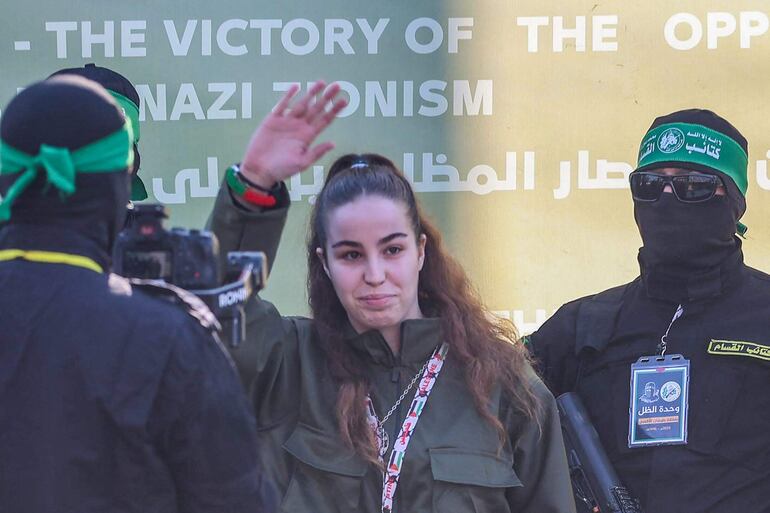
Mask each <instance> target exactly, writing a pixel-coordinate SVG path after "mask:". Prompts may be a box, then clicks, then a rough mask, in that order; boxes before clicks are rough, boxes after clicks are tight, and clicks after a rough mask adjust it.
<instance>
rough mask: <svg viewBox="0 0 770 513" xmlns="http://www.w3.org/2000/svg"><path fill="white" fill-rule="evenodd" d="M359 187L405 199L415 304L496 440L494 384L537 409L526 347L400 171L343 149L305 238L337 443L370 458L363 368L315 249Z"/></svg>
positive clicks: (533, 412) (521, 406) (373, 455)
mask: <svg viewBox="0 0 770 513" xmlns="http://www.w3.org/2000/svg"><path fill="white" fill-rule="evenodd" d="M365 194H366V195H374V196H380V197H384V198H388V199H391V200H393V201H399V202H402V203H403V204H404V205H406V206H407V211H408V214H407V215H408V216H409V217H410V222H411V225H412V228H413V229H414V233H415V236H416V237H418V238H419V236H420V235H421V234H424V235H425V236H426V238H427V243H426V249H425V261H424V265H423V268H422V271H420V276H419V283H418V292H417V293H418V301H419V304H420V309H421V310H422V312H423V314H424V315H426V316H428V317H438V318H440V319H441V324H442V329H443V332H444V337H445V340H446V342H447V344H448V345H449V346H450V348H451V350H450V354H451V355H452V356H451V357H452V358H453V359H455V360H456V361H457V362H458V363H459V365H460V366H461V367H462V368H463V369H464V370H465V381H466V383H467V386H468V389H469V390H470V392H471V395H472V396H473V400H474V404H475V407H476V410H477V411H478V413H479V414H480V415H481V417H482V418H483V419H485V420H486V421H487V422H489V423H490V424H491V425H492V426H494V427H495V428H496V430H497V432H498V434H499V436H500V441H501V444H503V443H504V442H505V438H506V432H505V429H504V427H503V425H502V423H501V422H500V420H499V419H498V418H497V417H496V416H494V415H492V413H491V412H490V409H489V406H488V401H489V397H490V396H491V394H492V392H493V389H494V388H495V387H496V386H501V387H502V389H503V390H504V391H505V392H507V394H508V395H509V397H510V398H511V401H512V404H513V406H514V408H515V409H517V410H518V411H519V412H521V413H522V414H523V415H525V416H526V417H528V418H535V419H536V418H538V416H539V407H540V405H539V403H538V401H537V398H536V397H535V395H534V393H533V391H532V388H531V386H530V385H529V383H528V380H527V378H526V377H525V368H526V366H527V365H528V353H527V351H526V349H525V348H524V347H523V345H521V344H520V343H518V342H517V336H516V331H515V329H514V327H513V325H512V324H511V323H510V322H508V321H504V320H496V319H493V318H492V317H491V316H490V315H489V314H488V312H487V310H486V309H485V308H484V306H483V305H482V302H481V300H480V299H479V296H478V293H477V292H476V290H475V289H474V288H473V286H472V285H471V283H470V281H469V280H468V277H467V276H466V274H465V272H464V271H463V269H462V267H461V266H460V265H459V264H458V263H457V261H455V259H454V258H452V257H451V256H450V255H449V253H448V252H447V250H446V249H445V248H444V246H443V244H442V242H441V235H440V234H439V232H438V230H437V229H436V228H435V227H434V226H433V225H432V224H431V222H430V221H429V220H428V219H426V218H425V216H424V215H423V214H422V212H421V211H420V207H419V205H418V204H417V201H416V200H415V197H414V192H413V191H412V187H411V185H410V184H409V182H408V181H407V180H406V178H405V177H404V175H403V174H402V173H401V171H399V170H398V168H397V167H396V166H395V165H394V164H393V162H391V161H390V160H388V159H387V158H385V157H382V156H380V155H376V154H364V155H352V154H351V155H345V156H343V157H340V158H339V159H337V161H336V162H335V163H334V164H333V165H332V167H331V169H330V170H329V174H328V176H327V178H326V182H325V183H324V187H323V189H322V190H321V192H320V194H319V195H318V198H317V199H316V203H315V206H314V208H313V212H312V217H311V222H310V233H309V236H308V243H307V257H308V283H307V286H308V296H309V303H310V308H311V310H312V313H313V318H314V320H315V324H316V327H317V329H318V333H319V335H320V337H321V340H322V341H323V343H324V345H325V346H326V351H327V353H328V361H329V368H330V371H331V373H332V376H333V377H334V378H335V379H336V380H337V382H338V383H339V392H338V394H337V405H336V414H337V420H338V423H339V430H340V435H341V438H342V440H343V442H344V443H345V444H347V445H348V446H350V447H352V448H353V449H354V450H355V452H356V453H358V454H359V455H360V456H362V457H363V458H365V459H366V460H368V461H370V462H372V463H375V464H377V463H378V457H377V451H376V447H375V442H374V435H373V433H372V431H371V429H370V428H369V426H368V424H367V421H366V418H367V417H366V407H365V404H366V395H367V393H368V392H369V382H368V380H367V377H366V375H365V374H364V373H363V372H362V369H364V368H365V367H364V366H363V365H362V362H360V361H359V358H360V356H358V355H357V354H356V353H355V352H354V351H351V350H350V348H349V347H348V346H347V343H346V342H345V340H344V338H343V337H342V336H341V333H344V326H345V324H346V323H347V313H346V312H345V309H344V308H343V306H342V303H340V301H339V299H338V298H337V295H336V293H335V291H334V287H333V285H332V282H331V280H330V279H329V277H328V276H327V275H326V272H324V268H323V263H322V262H321V261H320V259H319V258H318V256H317V254H316V248H322V249H325V248H326V241H327V226H326V223H327V220H328V218H329V213H330V212H331V211H332V210H334V209H335V208H338V207H340V206H342V205H345V204H347V203H350V202H352V201H354V200H355V199H357V198H358V197H360V196H362V195H365Z"/></svg>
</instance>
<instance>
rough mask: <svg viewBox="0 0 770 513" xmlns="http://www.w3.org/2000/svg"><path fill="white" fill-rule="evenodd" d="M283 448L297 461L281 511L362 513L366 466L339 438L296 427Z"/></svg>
mask: <svg viewBox="0 0 770 513" xmlns="http://www.w3.org/2000/svg"><path fill="white" fill-rule="evenodd" d="M283 448H284V449H285V450H286V451H287V452H289V453H290V454H291V455H292V456H293V457H294V458H295V460H296V462H295V463H296V464H295V466H294V472H293V474H292V477H291V482H290V483H289V486H288V488H287V489H286V494H285V495H284V497H283V501H282V502H281V508H280V511H281V512H286V513H296V512H302V511H323V512H339V513H352V512H355V511H358V510H359V502H360V499H361V486H362V481H363V476H364V475H365V474H366V471H367V464H366V462H364V461H363V460H361V459H359V458H357V457H355V455H354V454H353V453H352V451H346V450H344V449H343V448H342V447H341V443H340V442H339V439H338V438H337V437H335V436H330V435H329V434H328V433H325V432H322V431H319V430H317V429H314V428H312V427H311V426H307V425H305V424H297V427H296V428H295V429H294V432H293V433H292V434H291V436H290V437H289V439H288V440H286V442H285V443H284V444H283Z"/></svg>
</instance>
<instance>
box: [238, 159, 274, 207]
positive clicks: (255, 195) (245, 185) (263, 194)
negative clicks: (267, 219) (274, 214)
mask: <svg viewBox="0 0 770 513" xmlns="http://www.w3.org/2000/svg"><path fill="white" fill-rule="evenodd" d="M225 181H226V183H227V186H228V187H229V189H230V191H231V193H232V194H233V196H234V197H235V198H236V199H237V201H238V202H239V203H241V204H242V205H248V206H252V207H262V208H273V207H275V206H276V205H277V203H278V199H277V197H276V193H277V192H278V190H279V188H280V184H275V186H273V187H272V188H270V189H266V188H264V187H262V186H261V185H259V184H256V183H253V182H251V181H250V180H249V179H247V178H246V177H245V176H244V175H243V173H242V172H241V169H240V166H239V165H238V164H233V165H232V166H230V167H229V168H228V169H227V172H226V173H225Z"/></svg>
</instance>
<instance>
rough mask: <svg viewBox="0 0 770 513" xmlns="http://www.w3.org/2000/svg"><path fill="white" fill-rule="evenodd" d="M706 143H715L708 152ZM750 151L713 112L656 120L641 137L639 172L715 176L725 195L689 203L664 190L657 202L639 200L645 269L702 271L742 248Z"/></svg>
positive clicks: (636, 214)
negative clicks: (668, 170)
mask: <svg viewBox="0 0 770 513" xmlns="http://www.w3.org/2000/svg"><path fill="white" fill-rule="evenodd" d="M711 141H713V143H712V142H711ZM707 144H713V147H712V146H709V147H708V149H709V151H708V153H707V152H706V145H707ZM717 148H718V151H717ZM701 149H703V151H699V150H701ZM747 154H748V144H747V142H746V139H745V138H744V137H743V136H742V135H741V134H740V132H738V130H737V129H736V128H735V127H733V126H732V125H731V124H730V123H729V122H727V121H726V120H724V119H723V118H721V117H719V116H718V115H716V114H714V113H713V112H711V111H707V110H699V109H690V110H684V111H678V112H674V113H672V114H669V115H666V116H662V117H659V118H657V119H656V120H655V121H654V122H653V124H652V126H651V127H650V128H649V130H648V132H647V135H645V137H644V139H643V140H642V145H641V148H640V158H639V167H638V168H637V171H650V172H655V171H656V170H660V169H663V168H675V169H683V170H686V171H696V172H699V173H706V174H711V175H716V176H718V177H719V178H720V179H721V181H722V184H723V185H724V191H725V194H724V195H715V196H713V197H712V198H711V199H709V200H707V201H704V202H700V203H684V202H682V201H680V200H679V199H677V197H676V196H675V194H674V193H673V192H665V191H664V192H662V193H661V195H660V197H659V199H658V200H656V201H639V200H637V199H634V219H635V220H636V224H637V226H638V228H639V233H640V234H641V236H642V241H643V243H644V246H643V247H642V248H641V249H640V250H639V256H640V260H641V264H642V266H643V269H647V270H648V271H649V270H652V269H661V270H663V269H665V271H666V272H667V274H668V273H677V274H679V275H693V274H698V273H701V272H704V271H706V270H709V269H713V268H715V267H716V266H718V265H719V264H720V263H721V262H723V261H724V260H725V259H726V258H727V257H728V256H729V255H730V254H731V253H733V252H734V251H736V250H737V249H739V248H740V246H741V243H740V240H739V239H738V238H737V237H736V236H735V233H736V225H738V224H739V223H738V221H739V219H740V218H741V216H742V215H743V213H744V212H745V210H746V200H745V196H744V193H745V190H746V162H747ZM744 228H745V227H744Z"/></svg>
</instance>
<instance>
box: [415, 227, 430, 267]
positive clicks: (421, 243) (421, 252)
mask: <svg viewBox="0 0 770 513" xmlns="http://www.w3.org/2000/svg"><path fill="white" fill-rule="evenodd" d="M427 243H428V237H427V236H426V235H425V234H424V233H423V234H422V235H420V238H419V239H417V267H418V268H419V270H420V271H422V266H423V264H424V263H425V246H426V245H427Z"/></svg>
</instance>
